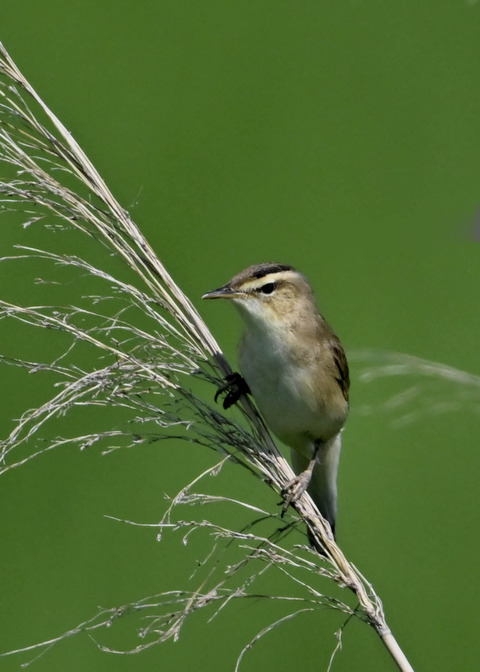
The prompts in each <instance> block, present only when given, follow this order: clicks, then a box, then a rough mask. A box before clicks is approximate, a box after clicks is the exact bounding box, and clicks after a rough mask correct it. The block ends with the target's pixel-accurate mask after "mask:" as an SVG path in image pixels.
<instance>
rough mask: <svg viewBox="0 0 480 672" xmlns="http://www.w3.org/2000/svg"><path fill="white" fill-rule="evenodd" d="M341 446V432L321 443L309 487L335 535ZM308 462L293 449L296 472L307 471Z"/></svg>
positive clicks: (311, 494) (293, 463)
mask: <svg viewBox="0 0 480 672" xmlns="http://www.w3.org/2000/svg"><path fill="white" fill-rule="evenodd" d="M341 448H342V437H341V435H340V433H339V434H337V435H336V436H334V437H333V438H332V439H330V440H329V441H326V442H325V443H323V444H321V446H320V450H319V451H318V455H317V464H316V465H315V468H314V470H313V474H312V479H311V481H310V484H309V486H308V488H307V491H308V493H309V495H310V496H311V498H312V499H313V501H314V502H315V504H316V505H317V507H318V509H319V511H320V513H321V514H322V516H323V517H324V518H326V520H328V522H329V523H330V527H331V528H332V532H333V535H334V536H335V521H336V518H337V473H338V463H339V460H340V451H341ZM312 450H313V449H312ZM308 463H309V460H308V458H307V457H305V456H304V455H301V454H300V453H298V452H297V451H296V450H292V465H293V470H294V471H295V473H296V474H300V473H301V472H302V471H305V469H306V468H307V467H308Z"/></svg>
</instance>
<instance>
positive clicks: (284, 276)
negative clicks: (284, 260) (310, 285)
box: [242, 271, 298, 289]
mask: <svg viewBox="0 0 480 672" xmlns="http://www.w3.org/2000/svg"><path fill="white" fill-rule="evenodd" d="M297 275H298V273H296V272H295V271H277V272H276V273H267V275H263V276H262V277H261V278H252V279H251V280H246V281H245V282H244V283H243V286H242V288H243V289H259V288H260V287H263V285H267V284H268V283H269V282H280V281H281V280H292V278H295V277H296V276H297Z"/></svg>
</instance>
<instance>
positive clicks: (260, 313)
mask: <svg viewBox="0 0 480 672" xmlns="http://www.w3.org/2000/svg"><path fill="white" fill-rule="evenodd" d="M202 298H204V299H220V298H222V299H230V300H231V301H232V302H233V304H234V306H235V307H236V308H237V309H238V311H239V313H240V316H241V317H242V320H243V323H244V332H243V336H242V339H241V341H240V346H239V365H240V371H241V373H242V376H243V377H244V379H245V381H246V383H247V384H248V387H249V388H250V390H251V393H252V394H253V397H254V399H255V401H256V402H257V404H258V407H259V409H260V411H261V413H262V415H263V416H264V418H265V420H266V422H267V424H268V426H269V427H270V429H271V430H272V432H273V433H274V434H275V435H276V436H277V437H278V438H279V439H280V440H281V441H283V442H284V443H285V444H287V445H288V446H289V447H290V448H291V449H292V451H291V452H292V463H293V469H294V471H295V473H296V474H297V477H296V479H295V480H294V481H292V482H291V483H290V484H289V485H288V486H287V488H286V489H285V492H284V495H285V505H286V506H288V505H289V504H290V503H292V502H293V503H294V502H295V501H296V500H297V499H298V497H299V496H300V495H301V494H302V493H303V492H304V491H305V489H307V488H308V492H309V493H310V495H311V496H312V499H313V500H314V502H315V504H316V505H317V507H318V508H319V510H320V512H321V514H322V515H323V517H324V518H326V519H327V520H328V522H329V523H330V526H331V528H332V532H333V533H334V534H335V519H336V514H337V472H338V463H339V459H340V450H341V430H342V427H343V425H344V423H345V421H346V419H347V414H348V406H349V404H348V391H349V385H350V382H349V375H348V364H347V359H346V356H345V352H344V350H343V347H342V344H341V343H340V341H339V339H338V338H337V336H336V335H335V334H334V332H333V331H332V329H331V328H330V326H329V325H328V324H327V322H326V321H325V320H324V318H323V317H322V316H321V315H320V313H319V311H318V308H317V305H316V303H315V297H314V295H313V291H312V288H311V286H310V284H309V282H308V281H307V279H306V278H305V276H303V275H302V274H301V273H299V272H298V271H296V270H295V269H294V268H292V267H291V266H287V265H285V264H276V263H265V264H257V265H255V266H250V267H249V268H247V269H245V270H244V271H242V272H241V273H239V274H238V275H236V276H235V277H234V278H232V280H230V282H228V283H227V284H226V285H224V286H223V287H220V288H219V289H216V290H214V291H212V292H208V293H207V294H204V296H203V297H202Z"/></svg>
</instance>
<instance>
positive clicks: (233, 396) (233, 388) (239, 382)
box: [215, 372, 250, 410]
mask: <svg viewBox="0 0 480 672" xmlns="http://www.w3.org/2000/svg"><path fill="white" fill-rule="evenodd" d="M223 392H226V393H227V394H226V395H225V399H224V400H223V408H224V409H225V410H226V409H227V408H230V406H233V404H235V403H236V402H237V401H238V400H239V399H240V397H241V396H242V394H250V388H249V387H248V385H247V381H246V380H245V378H243V377H242V376H241V375H240V374H239V373H236V372H234V373H229V374H228V376H225V383H224V384H223V385H221V386H220V387H219V388H218V390H217V392H216V394H215V401H217V399H218V397H219V396H220V395H221V394H223Z"/></svg>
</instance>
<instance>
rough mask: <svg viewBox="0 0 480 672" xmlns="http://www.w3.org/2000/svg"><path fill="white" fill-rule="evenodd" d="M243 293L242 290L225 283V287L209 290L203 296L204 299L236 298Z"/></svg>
mask: <svg viewBox="0 0 480 672" xmlns="http://www.w3.org/2000/svg"><path fill="white" fill-rule="evenodd" d="M241 295H242V293H241V292H239V291H237V290H235V289H232V288H231V287H230V285H223V287H219V288H218V289H214V290H213V291H211V292H207V293H206V294H204V295H203V296H202V299H235V298H238V297H239V296H241Z"/></svg>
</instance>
